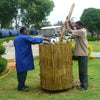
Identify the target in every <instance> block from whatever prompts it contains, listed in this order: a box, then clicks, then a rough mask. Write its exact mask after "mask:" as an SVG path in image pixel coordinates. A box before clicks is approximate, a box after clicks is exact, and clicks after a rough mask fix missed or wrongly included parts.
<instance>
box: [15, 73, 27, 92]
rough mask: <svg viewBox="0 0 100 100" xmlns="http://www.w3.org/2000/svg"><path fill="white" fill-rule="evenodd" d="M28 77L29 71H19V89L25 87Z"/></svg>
mask: <svg viewBox="0 0 100 100" xmlns="http://www.w3.org/2000/svg"><path fill="white" fill-rule="evenodd" d="M26 77H27V71H25V72H17V80H18V89H19V90H20V89H22V88H24V86H25V80H26Z"/></svg>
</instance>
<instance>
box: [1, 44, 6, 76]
mask: <svg viewBox="0 0 100 100" xmlns="http://www.w3.org/2000/svg"><path fill="white" fill-rule="evenodd" d="M5 50H6V49H5V47H4V46H3V45H2V44H0V74H1V73H2V72H3V71H4V70H5V68H6V67H7V60H6V59H5V58H2V57H1V55H2V54H3V53H4V52H5Z"/></svg>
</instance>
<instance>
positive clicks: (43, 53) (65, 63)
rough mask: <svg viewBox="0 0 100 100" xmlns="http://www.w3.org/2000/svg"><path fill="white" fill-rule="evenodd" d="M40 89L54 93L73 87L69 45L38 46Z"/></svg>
mask: <svg viewBox="0 0 100 100" xmlns="http://www.w3.org/2000/svg"><path fill="white" fill-rule="evenodd" d="M39 58H40V82H41V88H43V89H45V90H50V91H55V90H63V89H68V88H71V87H73V74H72V50H71V44H70V43H68V44H60V45H50V44H44V45H43V44H40V45H39Z"/></svg>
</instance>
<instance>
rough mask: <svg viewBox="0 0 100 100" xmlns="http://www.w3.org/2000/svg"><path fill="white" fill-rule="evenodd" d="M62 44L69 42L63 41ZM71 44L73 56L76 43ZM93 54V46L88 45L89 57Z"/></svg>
mask: <svg viewBox="0 0 100 100" xmlns="http://www.w3.org/2000/svg"><path fill="white" fill-rule="evenodd" d="M56 43H58V42H56ZM62 43H67V41H63V42H62ZM71 44H72V54H74V49H75V43H73V42H71ZM92 52H93V48H92V45H88V56H90V55H91V53H92Z"/></svg>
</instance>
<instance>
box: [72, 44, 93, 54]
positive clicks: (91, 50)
mask: <svg viewBox="0 0 100 100" xmlns="http://www.w3.org/2000/svg"><path fill="white" fill-rule="evenodd" d="M74 48H75V45H74V44H72V54H74ZM92 52H93V47H92V45H88V56H90V55H91V53H92Z"/></svg>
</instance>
